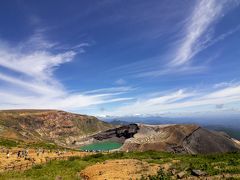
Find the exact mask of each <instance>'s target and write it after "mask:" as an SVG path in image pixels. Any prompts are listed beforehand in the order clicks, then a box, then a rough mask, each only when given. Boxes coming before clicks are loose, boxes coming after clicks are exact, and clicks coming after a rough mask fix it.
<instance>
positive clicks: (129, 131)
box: [92, 124, 139, 143]
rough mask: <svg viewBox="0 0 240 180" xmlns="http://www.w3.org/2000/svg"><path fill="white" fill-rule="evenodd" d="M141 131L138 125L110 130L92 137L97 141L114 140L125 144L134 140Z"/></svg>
mask: <svg viewBox="0 0 240 180" xmlns="http://www.w3.org/2000/svg"><path fill="white" fill-rule="evenodd" d="M138 130H139V127H138V125H137V124H129V125H124V126H121V127H118V128H114V129H109V130H107V131H104V132H101V133H98V134H96V135H94V136H92V137H93V138H94V139H95V140H98V141H103V140H114V141H118V142H121V143H124V142H125V140H126V139H128V138H132V137H133V136H134V134H136V133H137V132H138Z"/></svg>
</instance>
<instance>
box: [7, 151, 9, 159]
mask: <svg viewBox="0 0 240 180" xmlns="http://www.w3.org/2000/svg"><path fill="white" fill-rule="evenodd" d="M9 157H10V152H9V150H7V159H8V158H9Z"/></svg>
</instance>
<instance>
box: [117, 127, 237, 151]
mask: <svg viewBox="0 0 240 180" xmlns="http://www.w3.org/2000/svg"><path fill="white" fill-rule="evenodd" d="M121 150H123V151H147V150H155V151H168V152H176V153H190V154H196V153H217V152H233V151H239V150H240V149H239V146H238V145H237V144H236V143H235V142H234V141H233V140H232V139H231V138H230V137H228V136H226V135H223V134H222V133H218V132H212V131H209V130H206V129H203V128H201V127H199V126H197V125H154V126H151V125H139V131H138V133H136V134H134V137H133V138H129V139H127V140H126V141H125V142H124V144H123V146H122V148H121Z"/></svg>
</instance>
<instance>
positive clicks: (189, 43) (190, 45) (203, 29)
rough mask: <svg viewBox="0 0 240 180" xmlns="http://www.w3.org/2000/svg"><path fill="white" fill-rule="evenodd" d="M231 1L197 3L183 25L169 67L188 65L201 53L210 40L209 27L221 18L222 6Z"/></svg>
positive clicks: (203, 0)
mask: <svg viewBox="0 0 240 180" xmlns="http://www.w3.org/2000/svg"><path fill="white" fill-rule="evenodd" d="M228 2H231V1H225V0H221V1H218V0H200V1H197V4H196V6H195V8H194V9H193V12H192V15H191V16H190V18H189V20H188V21H187V23H186V24H185V32H184V37H183V39H182V40H181V41H180V43H179V44H178V45H177V46H178V47H179V48H178V49H177V52H176V56H175V58H174V59H173V61H171V63H170V65H171V66H179V65H183V64H186V63H188V62H189V61H190V60H191V58H193V57H194V56H195V55H196V54H197V53H199V52H200V51H202V50H203V49H204V48H205V46H207V45H206V44H207V43H208V42H209V41H210V40H211V31H210V30H211V26H212V25H213V24H214V23H215V22H216V21H217V20H218V19H219V18H220V17H222V16H223V13H224V12H223V11H224V9H226V8H225V7H224V6H225V5H226V4H227V3H228Z"/></svg>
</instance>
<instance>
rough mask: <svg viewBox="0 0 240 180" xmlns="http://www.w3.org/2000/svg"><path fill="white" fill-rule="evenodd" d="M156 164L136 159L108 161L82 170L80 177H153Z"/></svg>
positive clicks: (96, 178) (122, 179)
mask: <svg viewBox="0 0 240 180" xmlns="http://www.w3.org/2000/svg"><path fill="white" fill-rule="evenodd" d="M158 170H159V165H158V164H150V163H147V162H144V161H140V160H136V159H121V160H108V161H105V162H103V163H98V164H95V165H93V166H89V167H87V168H86V169H84V170H83V171H82V172H81V174H80V176H81V177H82V178H83V179H86V180H105V179H119V180H120V179H121V180H125V179H126V180H129V179H141V177H142V176H148V175H155V174H156V173H157V171H158Z"/></svg>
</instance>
